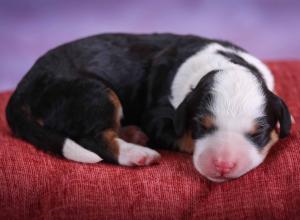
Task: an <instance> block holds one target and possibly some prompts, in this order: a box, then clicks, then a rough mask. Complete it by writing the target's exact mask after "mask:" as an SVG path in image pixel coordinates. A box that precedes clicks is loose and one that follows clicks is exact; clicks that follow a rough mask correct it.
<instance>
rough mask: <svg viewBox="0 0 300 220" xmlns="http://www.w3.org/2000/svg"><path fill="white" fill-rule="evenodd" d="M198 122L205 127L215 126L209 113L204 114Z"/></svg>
mask: <svg viewBox="0 0 300 220" xmlns="http://www.w3.org/2000/svg"><path fill="white" fill-rule="evenodd" d="M200 123H201V125H202V126H203V127H204V128H206V129H210V128H213V127H215V119H214V117H213V116H211V115H205V116H204V117H202V118H201V119H200Z"/></svg>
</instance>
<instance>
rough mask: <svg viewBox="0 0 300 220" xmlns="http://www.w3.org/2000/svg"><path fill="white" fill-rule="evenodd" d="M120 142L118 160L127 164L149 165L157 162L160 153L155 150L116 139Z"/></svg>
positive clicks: (122, 163)
mask: <svg viewBox="0 0 300 220" xmlns="http://www.w3.org/2000/svg"><path fill="white" fill-rule="evenodd" d="M116 140H117V142H118V144H119V157H118V162H119V164H121V165H125V166H147V165H151V164H154V163H157V162H158V161H159V159H160V154H159V153H158V152H156V151H155V150H152V149H150V148H147V147H142V146H140V145H136V144H131V143H128V142H126V141H124V140H122V139H119V138H117V139H116Z"/></svg>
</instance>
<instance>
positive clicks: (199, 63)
mask: <svg viewBox="0 0 300 220" xmlns="http://www.w3.org/2000/svg"><path fill="white" fill-rule="evenodd" d="M218 50H221V51H225V52H232V53H236V54H238V55H239V56H241V57H242V58H244V59H245V60H246V61H247V62H249V63H250V64H252V65H254V66H256V67H257V69H259V71H260V72H261V74H262V76H263V78H264V79H265V80H266V84H267V86H268V88H269V89H270V90H273V88H274V79H273V76H272V74H271V72H270V70H269V69H268V68H267V67H266V66H265V65H264V64H263V63H262V62H261V61H259V60H258V59H256V58H255V57H253V56H252V55H250V54H247V53H245V52H242V51H240V50H235V49H233V48H227V47H224V46H222V45H220V44H217V43H213V44H209V45H208V46H207V47H206V48H204V49H202V50H201V51H199V52H198V53H196V54H195V55H193V56H191V57H190V58H188V59H187V60H186V61H185V62H184V63H183V64H181V66H180V67H179V69H178V71H177V73H176V75H175V78H174V80H173V83H172V87H171V97H170V102H171V104H172V105H173V106H174V107H175V108H177V107H178V106H179V105H180V103H181V102H182V101H183V100H184V98H185V97H186V95H187V94H188V93H189V92H190V91H191V90H192V88H195V87H196V85H197V84H198V82H199V81H200V80H201V78H202V77H204V76H205V75H206V74H207V73H208V72H210V71H212V70H224V71H226V70H228V71H230V70H232V69H236V70H237V69H241V66H239V65H236V64H234V63H231V62H230V61H229V60H228V59H227V58H226V57H224V56H222V55H221V54H218V53H217V51H218ZM243 69H245V68H243Z"/></svg>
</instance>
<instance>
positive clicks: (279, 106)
mask: <svg viewBox="0 0 300 220" xmlns="http://www.w3.org/2000/svg"><path fill="white" fill-rule="evenodd" d="M272 107H273V111H275V117H276V121H277V122H279V125H280V128H279V137H280V138H284V137H286V136H288V135H289V134H290V131H291V127H292V120H291V114H290V112H289V109H288V107H287V105H286V104H285V103H284V101H283V100H282V99H281V98H279V97H278V96H276V95H275V94H273V93H272Z"/></svg>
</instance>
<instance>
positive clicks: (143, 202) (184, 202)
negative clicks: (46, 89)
mask: <svg viewBox="0 0 300 220" xmlns="http://www.w3.org/2000/svg"><path fill="white" fill-rule="evenodd" d="M268 64H269V66H270V67H271V69H272V70H273V71H274V73H275V77H276V82H277V84H276V86H277V91H278V94H279V95H280V96H282V97H283V98H284V99H285V100H286V102H287V104H288V106H289V107H290V110H291V112H292V113H293V115H294V117H295V119H296V121H298V122H300V99H299V95H300V87H299V85H300V62H270V63H268ZM9 96H10V93H3V94H2V95H0V187H1V188H0V219H41V218H43V219H118V220H120V219H289V220H290V219H299V218H300V132H299V123H298V124H296V125H294V127H293V131H292V135H291V136H290V137H289V138H287V139H284V140H282V141H280V142H279V143H277V144H276V145H275V146H274V147H273V148H272V150H271V152H270V154H269V156H268V157H267V159H266V160H265V162H264V163H263V164H262V165H261V166H259V167H258V168H257V169H255V170H254V171H252V172H250V173H248V174H247V175H245V176H243V177H241V178H239V179H237V180H234V181H230V182H226V183H222V184H217V183H212V182H209V181H208V180H206V179H204V178H203V177H201V175H200V174H198V173H197V171H196V170H195V169H194V167H193V165H192V161H191V156H189V155H187V154H182V153H176V152H169V151H160V152H161V153H162V160H161V163H160V164H159V165H156V166H151V167H143V168H128V167H121V166H115V165H110V164H105V163H99V164H92V165H88V164H80V163H74V162H70V161H67V160H63V159H59V158H56V157H53V156H51V155H48V154H45V153H43V152H41V151H38V150H36V149H35V148H34V147H33V146H31V145H30V144H27V143H25V142H23V141H20V140H17V139H15V138H13V137H12V136H11V133H10V131H9V129H8V127H7V123H6V121H5V117H4V108H5V105H6V103H7V100H8V98H9Z"/></svg>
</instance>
